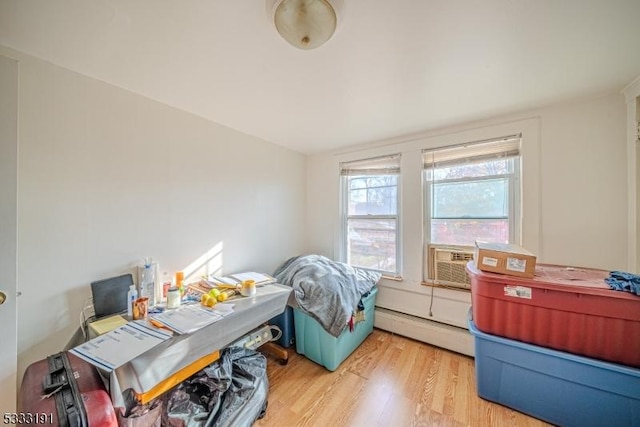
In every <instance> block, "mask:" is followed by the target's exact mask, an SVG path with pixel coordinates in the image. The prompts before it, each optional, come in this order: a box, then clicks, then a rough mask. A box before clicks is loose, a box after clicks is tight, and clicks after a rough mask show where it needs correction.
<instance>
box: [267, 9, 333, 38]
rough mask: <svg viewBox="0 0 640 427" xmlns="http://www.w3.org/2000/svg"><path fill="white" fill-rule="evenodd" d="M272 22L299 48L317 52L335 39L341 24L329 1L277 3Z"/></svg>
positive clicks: (282, 34) (283, 35)
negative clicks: (332, 38) (335, 33)
mask: <svg viewBox="0 0 640 427" xmlns="http://www.w3.org/2000/svg"><path fill="white" fill-rule="evenodd" d="M273 10H274V12H273V22H274V24H275V26H276V29H277V30H278V33H280V35H281V36H282V38H283V39H285V40H286V41H287V42H289V44H291V45H292V46H294V47H297V48H298V49H306V50H308V49H315V48H317V47H320V46H322V45H323V44H324V43H326V42H327V40H329V39H330V38H331V36H333V33H334V32H335V31H336V26H337V24H338V16H337V13H336V8H335V7H334V6H333V5H332V4H331V3H330V2H329V0H278V1H276V2H275V5H274V9H273Z"/></svg>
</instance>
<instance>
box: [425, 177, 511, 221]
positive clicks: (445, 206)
mask: <svg viewBox="0 0 640 427" xmlns="http://www.w3.org/2000/svg"><path fill="white" fill-rule="evenodd" d="M433 191H434V200H433V202H434V203H433V217H434V218H495V217H507V216H508V215H509V180H508V179H507V178H499V179H490V180H483V181H470V182H469V181H463V182H450V183H442V184H437V183H436V184H434V185H433Z"/></svg>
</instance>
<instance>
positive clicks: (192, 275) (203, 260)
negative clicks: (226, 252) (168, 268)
mask: <svg viewBox="0 0 640 427" xmlns="http://www.w3.org/2000/svg"><path fill="white" fill-rule="evenodd" d="M222 247H223V244H222V242H218V243H216V244H215V245H214V246H213V247H212V248H211V249H209V250H208V251H206V252H205V253H204V254H202V255H200V256H199V257H198V258H197V259H196V260H194V261H193V262H192V263H191V264H189V265H188V266H187V267H185V268H184V269H183V270H182V271H183V272H184V278H185V280H187V279H191V281H195V280H196V279H199V278H201V277H203V276H209V275H210V274H216V275H221V274H222V265H223V263H222Z"/></svg>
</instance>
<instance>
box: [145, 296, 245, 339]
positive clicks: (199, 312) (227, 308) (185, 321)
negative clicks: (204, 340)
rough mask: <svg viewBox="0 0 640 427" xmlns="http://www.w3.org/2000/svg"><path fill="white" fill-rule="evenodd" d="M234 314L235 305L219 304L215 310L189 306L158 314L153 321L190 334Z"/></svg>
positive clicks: (181, 332)
mask: <svg viewBox="0 0 640 427" xmlns="http://www.w3.org/2000/svg"><path fill="white" fill-rule="evenodd" d="M232 312H233V304H225V303H218V304H216V305H215V306H214V307H213V308H207V307H203V306H202V305H201V304H189V305H183V306H181V307H180V308H177V309H175V310H166V311H164V312H162V313H159V314H156V315H154V316H153V320H155V321H156V322H160V323H162V324H163V325H165V326H166V327H167V328H169V329H171V330H173V331H175V332H177V333H179V334H190V333H192V332H195V331H197V330H198V329H201V328H204V327H205V326H207V325H210V324H212V323H214V322H217V321H218V320H220V319H222V318H223V317H225V316H227V315H229V314H231V313H232Z"/></svg>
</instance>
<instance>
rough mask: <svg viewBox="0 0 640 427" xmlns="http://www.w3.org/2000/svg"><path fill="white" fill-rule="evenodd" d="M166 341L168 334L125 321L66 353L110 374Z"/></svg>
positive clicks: (169, 336)
mask: <svg viewBox="0 0 640 427" xmlns="http://www.w3.org/2000/svg"><path fill="white" fill-rule="evenodd" d="M169 338H171V335H169V334H167V333H165V332H162V331H160V330H157V329H154V328H150V327H146V326H145V325H144V324H142V323H138V322H129V323H127V324H126V325H123V326H120V327H119V328H116V329H114V330H112V331H109V332H107V333H106V334H103V335H101V336H99V337H96V338H94V339H92V340H89V341H87V342H86V343H84V344H81V345H79V346H77V347H74V348H72V349H71V350H69V352H71V353H73V354H74V355H76V356H78V357H79V358H81V359H84V360H86V361H87V362H89V363H91V364H92V365H94V366H96V367H98V368H100V369H103V370H105V371H107V372H111V371H112V370H114V369H116V368H118V367H120V366H122V365H124V364H125V363H127V362H130V361H131V360H133V359H135V358H136V357H137V356H139V355H141V354H142V353H144V352H146V351H147V350H150V349H152V348H153V347H155V346H157V345H158V344H160V343H161V342H163V341H166V340H168V339H169Z"/></svg>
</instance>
